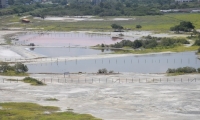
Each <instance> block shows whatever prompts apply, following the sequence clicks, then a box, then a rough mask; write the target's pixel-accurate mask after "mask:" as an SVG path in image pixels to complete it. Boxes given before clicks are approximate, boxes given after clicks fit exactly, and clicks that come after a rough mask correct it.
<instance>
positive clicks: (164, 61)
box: [28, 52, 200, 73]
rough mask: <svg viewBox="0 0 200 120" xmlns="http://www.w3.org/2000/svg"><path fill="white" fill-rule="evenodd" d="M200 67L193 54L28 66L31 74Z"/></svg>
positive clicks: (129, 57) (141, 71)
mask: <svg viewBox="0 0 200 120" xmlns="http://www.w3.org/2000/svg"><path fill="white" fill-rule="evenodd" d="M185 66H189V67H194V68H199V67H200V60H198V59H197V57H196V55H195V53H194V52H184V53H174V54H162V55H161V54H160V55H144V56H134V55H133V56H127V57H116V58H105V59H92V60H73V61H63V62H58V63H57V62H54V63H45V64H44V63H43V64H36V65H28V68H29V72H31V73H64V72H66V71H68V72H89V73H91V72H92V73H95V72H97V71H98V69H102V68H106V69H108V70H113V71H115V72H134V73H165V72H166V71H167V69H168V68H178V67H185Z"/></svg>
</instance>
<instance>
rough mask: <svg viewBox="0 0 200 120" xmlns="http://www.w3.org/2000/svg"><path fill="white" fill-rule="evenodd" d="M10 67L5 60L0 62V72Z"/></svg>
mask: <svg viewBox="0 0 200 120" xmlns="http://www.w3.org/2000/svg"><path fill="white" fill-rule="evenodd" d="M10 69H11V66H9V65H8V63H6V62H1V63H0V72H3V73H5V72H7V71H9V70H10Z"/></svg>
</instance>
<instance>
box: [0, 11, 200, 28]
mask: <svg viewBox="0 0 200 120" xmlns="http://www.w3.org/2000/svg"><path fill="white" fill-rule="evenodd" d="M121 17H124V16H119V17H116V16H115V17H103V19H107V20H108V19H110V18H121ZM126 17H127V16H126ZM28 18H29V19H30V20H31V23H28V24H25V23H21V22H20V17H19V16H16V15H12V16H3V17H0V20H1V23H0V27H2V28H9V27H21V28H38V29H43V30H50V31H71V30H74V31H75V30H98V31H110V30H111V26H110V25H111V24H113V23H116V24H120V25H122V26H124V28H129V29H132V30H136V28H135V26H136V25H138V24H139V25H141V26H142V28H141V29H140V30H153V31H169V29H170V27H172V26H174V25H178V24H179V23H180V21H191V22H192V23H193V24H194V25H195V27H196V29H200V21H199V18H200V14H199V13H176V14H175V13H174V14H165V15H156V16H130V17H129V18H134V19H133V20H127V21H80V22H65V21H47V20H39V19H34V18H33V17H31V16H29V17H28ZM97 18H100V17H97ZM13 22H19V23H13ZM12 23H13V24H12Z"/></svg>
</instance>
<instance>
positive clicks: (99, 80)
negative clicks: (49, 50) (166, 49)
mask: <svg viewBox="0 0 200 120" xmlns="http://www.w3.org/2000/svg"><path fill="white" fill-rule="evenodd" d="M36 79H37V80H39V81H41V82H43V83H46V84H51V83H61V84H64V83H80V84H81V83H82V84H84V83H86V84H93V83H95V84H96V83H100V84H101V83H108V84H111V83H113V84H121V83H124V84H131V83H200V78H138V79H135V78H115V79H113V78H39V79H38V78H36ZM20 82H21V80H20V79H15V80H9V79H1V80H0V83H20Z"/></svg>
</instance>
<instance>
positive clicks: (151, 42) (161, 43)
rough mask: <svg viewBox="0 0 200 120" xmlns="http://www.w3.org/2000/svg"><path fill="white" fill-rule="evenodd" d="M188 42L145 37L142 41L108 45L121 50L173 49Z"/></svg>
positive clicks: (127, 41)
mask: <svg viewBox="0 0 200 120" xmlns="http://www.w3.org/2000/svg"><path fill="white" fill-rule="evenodd" d="M189 43H190V42H189V41H187V40H186V39H181V38H179V39H174V38H158V37H151V36H147V37H145V38H144V39H142V40H135V41H130V40H122V41H120V42H117V43H115V44H112V45H110V47H114V48H123V47H131V48H134V49H138V48H146V49H151V48H155V47H173V46H177V45H182V44H189Z"/></svg>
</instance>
